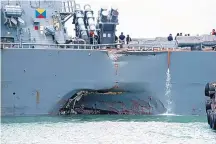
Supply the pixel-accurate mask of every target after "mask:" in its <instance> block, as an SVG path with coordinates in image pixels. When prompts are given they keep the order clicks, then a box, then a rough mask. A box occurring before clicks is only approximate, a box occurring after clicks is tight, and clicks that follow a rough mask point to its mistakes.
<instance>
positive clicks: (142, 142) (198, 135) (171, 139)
mask: <svg viewBox="0 0 216 144" xmlns="http://www.w3.org/2000/svg"><path fill="white" fill-rule="evenodd" d="M1 143H3V144H77V143H78V144H163V143H169V144H216V132H215V131H213V130H211V129H210V128H209V126H208V124H207V122H206V117H201V116H164V115H161V116H110V115H107V116H70V117H41V116H40V117H39V116H38V117H7V118H2V124H1Z"/></svg>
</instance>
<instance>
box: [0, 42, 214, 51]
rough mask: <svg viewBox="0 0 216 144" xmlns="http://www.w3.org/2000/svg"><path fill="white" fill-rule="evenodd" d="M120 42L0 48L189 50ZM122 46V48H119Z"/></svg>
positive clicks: (209, 49)
mask: <svg viewBox="0 0 216 144" xmlns="http://www.w3.org/2000/svg"><path fill="white" fill-rule="evenodd" d="M120 45H122V44H121V43H114V44H95V45H92V44H40V43H1V49H16V48H18V49H78V50H103V49H104V50H105V49H108V48H111V49H117V50H122V51H158V52H159V51H191V49H190V47H186V48H178V47H166V46H165V45H163V44H160V45H146V44H128V45H123V46H120ZM120 47H123V48H120ZM203 50H204V51H213V49H212V48H205V49H203Z"/></svg>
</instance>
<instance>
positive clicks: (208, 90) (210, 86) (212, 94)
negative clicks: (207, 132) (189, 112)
mask: <svg viewBox="0 0 216 144" xmlns="http://www.w3.org/2000/svg"><path fill="white" fill-rule="evenodd" d="M205 96H207V97H208V99H207V100H206V113H207V120H208V124H209V125H210V127H211V128H212V129H214V130H216V82H212V83H207V84H206V86H205Z"/></svg>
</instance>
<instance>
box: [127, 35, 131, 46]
mask: <svg viewBox="0 0 216 144" xmlns="http://www.w3.org/2000/svg"><path fill="white" fill-rule="evenodd" d="M130 41H131V38H130V36H129V35H127V37H126V42H127V44H129V42H130Z"/></svg>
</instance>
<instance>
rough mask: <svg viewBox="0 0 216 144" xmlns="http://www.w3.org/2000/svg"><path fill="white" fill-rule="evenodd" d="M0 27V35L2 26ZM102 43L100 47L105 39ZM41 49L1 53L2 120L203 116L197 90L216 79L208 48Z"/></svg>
mask: <svg viewBox="0 0 216 144" xmlns="http://www.w3.org/2000/svg"><path fill="white" fill-rule="evenodd" d="M23 3H24V2H23ZM56 3H57V2H56ZM56 3H53V6H56ZM40 4H43V3H42V2H41V3H40ZM49 5H51V3H49ZM27 8H29V7H27ZM49 8H51V7H49ZM31 10H32V9H31ZM29 11H30V10H29ZM47 11H49V9H47ZM32 13H34V12H32ZM63 14H66V12H64V13H63ZM25 20H26V22H28V19H27V18H26V19H25ZM40 20H41V19H40ZM41 21H42V20H41ZM83 24H85V23H83ZM30 27H32V25H30ZM1 29H2V33H1V34H2V35H3V34H4V32H6V31H7V29H6V28H5V27H3V26H2V27H1ZM82 30H84V29H82ZM104 31H105V29H104ZM60 32H61V31H60ZM26 33H27V32H25V31H24V34H26ZM77 33H79V31H78V30H77ZM31 34H32V35H33V36H34V37H35V38H36V41H40V42H41V43H42V42H44V41H45V40H47V41H46V42H47V43H48V44H47V45H46V44H45V46H49V45H50V44H53V41H52V40H51V39H49V38H50V37H46V39H44V40H42V38H43V37H42V36H41V37H36V36H35V35H36V33H34V31H32V32H31ZM82 34H83V33H82ZM24 36H25V35H24ZM33 36H32V37H33ZM85 36H87V35H85ZM82 37H83V35H82ZM58 38H59V37H58ZM59 39H60V38H59ZM59 39H57V40H59ZM104 40H105V41H106V43H108V41H111V40H112V37H110V39H104ZM50 41H51V42H50ZM18 42H19V41H18ZM58 42H60V40H59V41H58ZM7 46H8V45H7ZM27 46H28V45H27ZM45 46H44V45H42V44H41V45H36V44H35V45H34V49H31V48H29V47H30V46H29V47H27V48H26V47H24V48H22V49H19V48H16V46H15V47H14V46H13V45H12V47H10V48H4V49H1V52H2V54H1V56H2V81H1V84H2V105H1V109H2V111H1V112H2V115H3V116H5V115H39V114H58V113H59V112H60V113H62V114H65V113H66V114H74V113H77V114H147V115H148V114H163V113H167V114H170V113H171V114H172V113H175V114H205V111H204V97H203V87H204V86H205V84H206V83H207V82H209V81H211V80H212V79H216V75H215V73H216V67H214V66H213V65H211V64H209V63H210V62H213V61H214V60H215V57H216V52H213V51H210V52H204V51H188V52H185V51H183V52H182V51H179V52H178V51H171V52H170V53H169V52H167V51H122V50H115V49H112V50H110V49H84V48H83V49H77V47H78V46H76V47H75V46H73V45H67V47H68V49H66V48H62V49H60V48H51V47H49V48H45ZM2 47H3V46H2ZM83 47H86V46H83ZM109 47H110V46H109ZM113 47H114V46H113ZM171 74H172V75H171Z"/></svg>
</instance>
